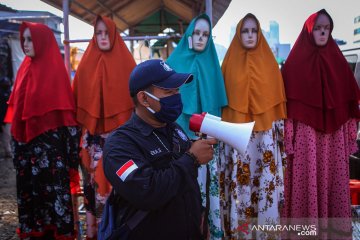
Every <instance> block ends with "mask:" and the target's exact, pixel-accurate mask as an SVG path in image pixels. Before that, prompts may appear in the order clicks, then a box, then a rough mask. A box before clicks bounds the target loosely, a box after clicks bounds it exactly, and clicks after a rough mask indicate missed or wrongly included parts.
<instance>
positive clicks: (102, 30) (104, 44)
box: [95, 20, 110, 51]
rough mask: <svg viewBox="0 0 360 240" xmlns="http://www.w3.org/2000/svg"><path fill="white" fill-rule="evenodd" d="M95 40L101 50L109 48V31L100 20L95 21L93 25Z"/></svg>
mask: <svg viewBox="0 0 360 240" xmlns="http://www.w3.org/2000/svg"><path fill="white" fill-rule="evenodd" d="M95 35H96V42H97V44H98V46H99V48H100V50H102V51H106V50H109V49H110V39H109V32H108V30H107V27H106V25H105V23H104V22H103V21H102V20H99V21H97V23H96V26H95Z"/></svg>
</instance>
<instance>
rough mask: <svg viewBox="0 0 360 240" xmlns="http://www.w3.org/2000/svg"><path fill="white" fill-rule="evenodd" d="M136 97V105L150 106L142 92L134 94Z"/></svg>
mask: <svg viewBox="0 0 360 240" xmlns="http://www.w3.org/2000/svg"><path fill="white" fill-rule="evenodd" d="M136 97H137V100H138V103H139V104H140V105H142V106H144V107H149V106H150V104H149V102H148V100H147V99H148V96H147V95H146V94H145V92H144V91H140V92H138V93H137V94H136Z"/></svg>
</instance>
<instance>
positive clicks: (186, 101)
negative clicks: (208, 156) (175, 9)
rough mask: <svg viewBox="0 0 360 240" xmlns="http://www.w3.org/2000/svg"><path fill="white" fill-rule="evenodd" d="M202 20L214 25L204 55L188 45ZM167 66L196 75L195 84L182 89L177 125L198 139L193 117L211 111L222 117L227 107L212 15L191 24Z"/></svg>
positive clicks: (192, 83)
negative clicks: (222, 109)
mask: <svg viewBox="0 0 360 240" xmlns="http://www.w3.org/2000/svg"><path fill="white" fill-rule="evenodd" d="M198 19H205V20H206V21H208V23H209V26H210V36H209V39H208V42H207V44H206V47H205V49H204V50H203V51H202V52H197V51H195V50H194V49H190V48H189V42H188V38H189V37H190V38H191V37H192V34H193V32H194V28H195V23H196V21H197V20H198ZM167 63H168V64H169V65H170V67H172V68H173V69H174V70H175V71H176V72H182V73H192V74H193V75H194V78H193V80H192V82H190V83H188V84H184V85H183V86H182V87H181V88H180V93H181V98H182V102H183V105H184V107H183V112H182V114H181V115H180V117H179V118H178V120H177V123H179V124H180V125H181V127H182V128H183V129H184V130H185V131H186V133H187V134H188V136H189V137H190V138H195V135H194V133H193V132H192V131H190V130H189V119H190V117H191V115H192V114H194V113H202V112H208V113H210V114H212V115H216V116H219V117H220V116H221V108H222V107H224V106H226V105H227V97H226V91H225V85H224V78H223V76H222V72H221V68H220V64H219V60H218V56H217V53H216V50H215V45H214V41H213V39H212V31H211V23H210V18H209V16H208V15H206V14H201V15H199V16H198V17H196V18H194V19H193V20H192V21H191V23H190V25H189V27H188V28H187V30H186V32H185V35H184V36H183V37H182V39H181V40H180V42H179V44H178V46H177V47H176V49H175V50H174V51H173V52H172V54H171V55H170V57H169V58H168V60H167Z"/></svg>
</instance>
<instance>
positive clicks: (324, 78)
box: [282, 9, 360, 133]
mask: <svg viewBox="0 0 360 240" xmlns="http://www.w3.org/2000/svg"><path fill="white" fill-rule="evenodd" d="M320 14H325V15H326V16H328V17H329V19H330V25H331V30H330V35H329V40H328V42H327V44H326V45H325V46H322V47H319V46H317V45H316V44H315V40H314V37H313V33H312V32H313V27H314V25H315V23H316V20H317V18H318V16H319V15H320ZM332 30H333V21H332V19H331V17H330V15H329V14H328V13H327V12H326V11H325V10H324V9H322V10H320V11H318V12H316V13H314V14H312V15H311V16H310V17H309V18H308V19H307V20H306V22H305V24H304V27H303V29H302V31H301V33H300V35H299V37H298V39H297V40H296V42H295V45H294V47H293V48H292V50H291V52H290V55H289V57H288V58H287V60H286V62H285V65H284V68H283V70H282V74H283V79H284V83H285V92H286V98H287V111H288V118H292V119H295V120H298V121H300V122H303V123H305V124H307V125H309V126H311V127H313V128H314V129H316V130H317V131H321V132H325V133H331V132H334V131H336V130H337V129H339V128H340V126H341V125H342V124H344V123H345V122H346V121H347V120H348V119H350V118H359V116H360V114H359V106H358V100H359V99H360V97H359V96H360V95H359V88H358V86H357V84H356V80H355V78H354V75H353V73H352V72H351V69H350V68H349V66H348V63H347V62H346V60H345V58H344V56H343V54H342V53H341V51H340V49H339V47H338V46H337V45H336V43H335V41H334V39H333V38H332V36H331V32H332Z"/></svg>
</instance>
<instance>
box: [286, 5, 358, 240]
mask: <svg viewBox="0 0 360 240" xmlns="http://www.w3.org/2000/svg"><path fill="white" fill-rule="evenodd" d="M333 27H334V24H333V21H332V19H331V17H330V15H329V14H328V13H327V12H326V10H324V9H322V10H320V11H318V12H316V13H314V14H312V15H310V16H309V17H308V19H307V20H306V21H305V24H304V27H303V29H302V31H301V33H300V34H299V36H298V38H297V40H296V43H295V45H294V46H293V48H292V50H291V51H290V54H289V57H288V58H287V60H286V62H285V65H284V67H283V69H282V75H283V78H284V83H285V88H286V97H287V110H288V119H287V120H286V121H285V151H286V154H287V155H288V168H287V169H286V173H285V176H286V179H285V180H286V182H285V208H284V217H286V218H291V219H298V218H300V219H305V218H306V219H314V221H316V224H318V226H319V227H318V229H320V231H319V232H318V234H317V238H319V239H351V211H350V200H349V194H350V193H349V191H350V189H349V155H350V154H351V153H353V152H355V151H356V131H357V120H358V119H359V116H360V113H359V107H358V101H359V98H360V94H359V88H358V86H357V83H356V80H355V78H354V75H353V73H352V71H351V69H350V68H349V66H348V63H347V61H346V60H345V58H344V56H343V54H342V53H341V51H340V49H339V47H338V46H337V44H336V42H335V41H334V39H333V37H332V35H331V32H332V30H333ZM304 153H306V154H304ZM333 179H336V181H333ZM321 219H332V220H331V221H330V220H329V222H327V221H323V220H321ZM322 229H332V230H331V231H321V230H322ZM338 234H339V235H338Z"/></svg>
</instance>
